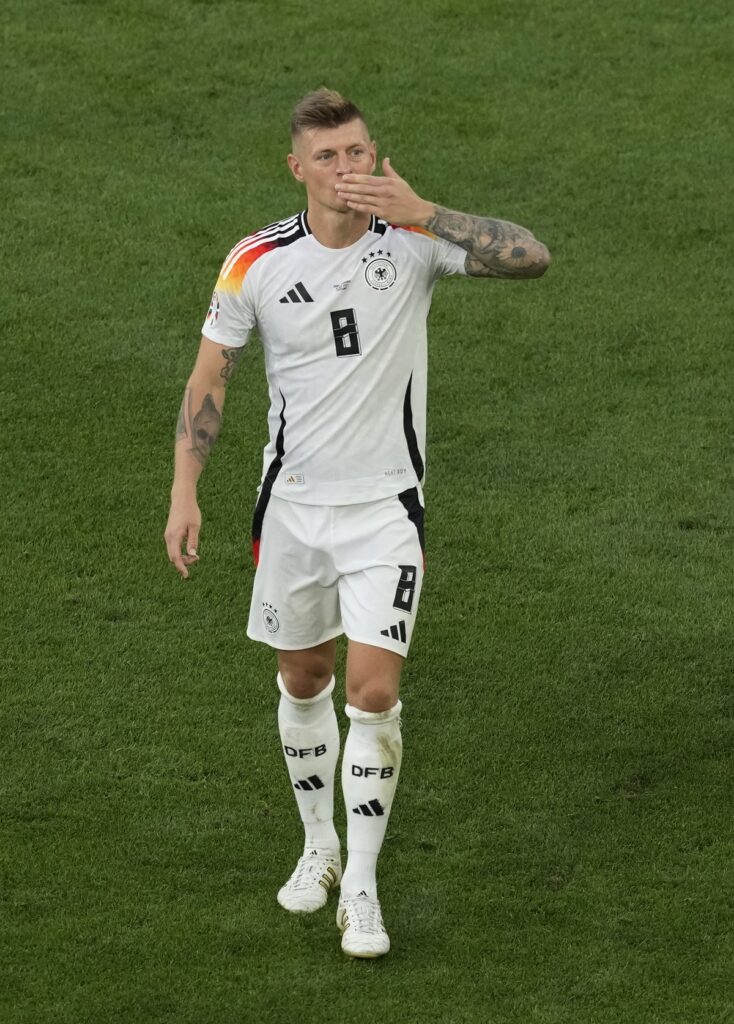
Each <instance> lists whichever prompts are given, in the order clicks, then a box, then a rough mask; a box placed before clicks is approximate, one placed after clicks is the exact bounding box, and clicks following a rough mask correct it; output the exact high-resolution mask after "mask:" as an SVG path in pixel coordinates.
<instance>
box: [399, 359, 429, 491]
mask: <svg viewBox="0 0 734 1024" xmlns="http://www.w3.org/2000/svg"><path fill="white" fill-rule="evenodd" d="M412 386H413V374H412V373H411V375H410V380H409V381H408V387H407V388H406V389H405V401H404V402H403V429H404V430H405V440H406V441H407V442H408V452H409V453H410V461H411V462H412V463H413V469H414V470H415V475H416V476H417V477H418V479H419V480H420V482H421V483H423V473H424V472H425V467H424V465H423V459H422V457H421V452H420V448H419V447H418V438H417V437H416V436H415V428H414V427H413V407H412V405H411V404H410V389H411V387H412Z"/></svg>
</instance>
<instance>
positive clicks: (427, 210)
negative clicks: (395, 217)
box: [413, 199, 438, 228]
mask: <svg viewBox="0 0 734 1024" xmlns="http://www.w3.org/2000/svg"><path fill="white" fill-rule="evenodd" d="M421 204H422V205H421V212H420V216H419V217H418V219H417V220H415V221H413V224H414V226H415V227H417V228H426V227H428V223H429V221H430V220H431V219H432V217H433V216H434V214H435V213H436V210H437V209H438V207H437V206H436V204H435V203H429V202H428V200H426V199H423V200H421Z"/></svg>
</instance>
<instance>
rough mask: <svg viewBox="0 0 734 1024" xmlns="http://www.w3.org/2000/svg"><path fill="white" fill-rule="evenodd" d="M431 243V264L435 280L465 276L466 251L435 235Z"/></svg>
mask: <svg viewBox="0 0 734 1024" xmlns="http://www.w3.org/2000/svg"><path fill="white" fill-rule="evenodd" d="M432 241H433V247H432V248H433V253H432V255H433V260H432V263H433V272H434V274H435V275H436V278H439V277H448V276H449V275H450V274H463V275H466V250H465V249H462V248H461V247H460V246H458V245H454V243H453V242H447V241H446V240H445V239H444V238H438V237H437V236H436V235H434V236H433V238H432Z"/></svg>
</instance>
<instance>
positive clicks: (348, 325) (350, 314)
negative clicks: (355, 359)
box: [331, 309, 362, 356]
mask: <svg viewBox="0 0 734 1024" xmlns="http://www.w3.org/2000/svg"><path fill="white" fill-rule="evenodd" d="M331 329H332V330H333V332H334V341H335V342H336V354H337V355H338V356H361V355H362V349H361V348H360V347H359V331H358V330H357V318H356V317H355V315H354V310H353V309H335V310H332V313H331Z"/></svg>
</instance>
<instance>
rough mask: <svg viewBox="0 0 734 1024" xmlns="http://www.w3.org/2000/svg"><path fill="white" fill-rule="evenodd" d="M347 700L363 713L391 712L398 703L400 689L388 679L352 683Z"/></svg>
mask: <svg viewBox="0 0 734 1024" xmlns="http://www.w3.org/2000/svg"><path fill="white" fill-rule="evenodd" d="M347 700H348V701H349V703H350V704H351V705H352V706H353V707H355V708H359V709H360V710H361V711H389V710H390V708H394V707H395V705H396V704H397V702H398V687H397V685H396V684H394V683H392V682H391V681H389V680H386V679H379V678H378V679H369V680H364V681H363V682H361V683H360V684H355V683H352V685H351V686H350V687H349V688H348V692H347Z"/></svg>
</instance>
